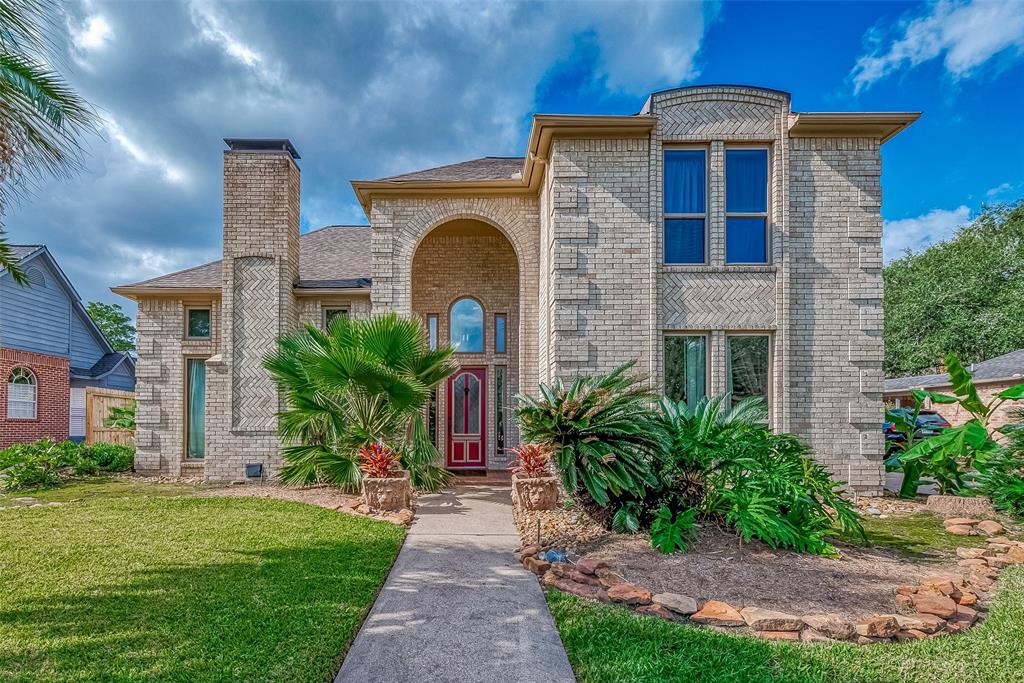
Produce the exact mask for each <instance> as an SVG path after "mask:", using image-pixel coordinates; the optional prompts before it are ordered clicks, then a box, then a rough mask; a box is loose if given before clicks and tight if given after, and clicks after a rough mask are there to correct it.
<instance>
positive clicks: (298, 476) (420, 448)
mask: <svg viewBox="0 0 1024 683" xmlns="http://www.w3.org/2000/svg"><path fill="white" fill-rule="evenodd" d="M454 351H455V350H454V349H453V348H451V347H447V348H443V349H438V350H436V351H431V350H429V349H428V348H427V343H426V337H425V335H424V334H423V331H422V329H421V328H420V325H419V323H417V322H416V321H414V320H409V319H407V318H401V317H399V316H398V315H396V314H394V313H388V314H386V315H379V316H376V317H373V318H369V319H359V320H356V319H349V318H348V317H346V316H339V317H336V318H335V319H334V320H333V321H332V322H331V326H330V329H329V330H328V331H326V332H324V331H321V330H319V329H317V328H315V327H313V326H311V325H307V326H306V328H305V330H304V331H302V332H298V333H295V334H290V335H285V336H284V337H281V338H280V339H279V340H278V345H277V350H276V351H274V352H273V353H272V354H270V355H269V356H268V357H267V358H266V359H265V361H264V366H265V367H266V368H267V370H269V371H270V374H271V376H272V377H273V378H274V381H275V382H276V383H277V386H278V388H279V389H280V390H281V392H282V394H283V395H284V396H285V398H286V400H287V404H288V406H287V408H286V409H285V410H284V411H283V412H281V413H280V414H279V415H278V417H279V421H278V431H279V432H280V436H281V440H282V442H283V443H284V444H285V446H284V448H283V450H282V453H283V455H284V459H285V461H286V462H287V464H286V465H285V466H284V467H283V468H282V469H281V478H282V480H283V481H284V482H285V483H287V484H308V483H312V482H315V481H324V482H327V483H330V484H334V485H337V486H341V487H343V488H346V489H350V490H351V489H355V488H357V487H358V486H359V483H360V481H361V480H362V473H361V472H360V470H359V457H358V451H359V448H360V447H362V446H365V445H368V444H372V443H376V442H384V443H386V444H387V445H388V446H390V447H391V448H392V449H393V450H395V451H397V452H399V453H400V454H401V460H402V465H403V466H404V467H405V468H406V469H408V470H409V471H410V473H411V476H412V483H413V484H414V485H415V486H418V487H420V488H425V489H428V490H437V489H438V488H440V487H441V485H442V484H444V482H445V481H446V480H447V472H446V471H445V470H444V468H442V467H440V464H439V463H440V460H441V456H440V454H439V453H438V451H437V448H436V447H435V446H434V444H433V442H432V441H431V440H430V437H429V435H428V434H427V431H426V429H425V427H424V425H423V407H424V406H425V405H426V402H427V399H428V398H429V396H430V393H431V392H433V391H434V390H435V388H436V387H437V386H438V385H439V384H440V383H441V382H443V381H444V380H445V379H446V378H447V377H449V376H450V375H452V374H453V373H454V372H455V370H456V367H457V366H456V365H455V363H454V361H453V360H452V354H453V353H454Z"/></svg>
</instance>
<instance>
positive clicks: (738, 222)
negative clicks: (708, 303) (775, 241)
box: [725, 149, 768, 263]
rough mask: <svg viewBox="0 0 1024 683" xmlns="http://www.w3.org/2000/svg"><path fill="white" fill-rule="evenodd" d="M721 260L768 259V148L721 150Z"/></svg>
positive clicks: (743, 261)
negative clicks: (722, 209) (722, 242)
mask: <svg viewBox="0 0 1024 683" xmlns="http://www.w3.org/2000/svg"><path fill="white" fill-rule="evenodd" d="M725 262H726V263H767V262H768V150H767V149H727V150H725Z"/></svg>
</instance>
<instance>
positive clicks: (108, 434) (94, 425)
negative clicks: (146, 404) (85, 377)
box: [85, 387, 135, 446]
mask: <svg viewBox="0 0 1024 683" xmlns="http://www.w3.org/2000/svg"><path fill="white" fill-rule="evenodd" d="M133 403H135V394H134V392H131V391H118V390H116V389H103V388H100V387H89V388H88V389H86V390H85V443H86V444H87V445H91V444H94V443H116V444H120V445H122V446H134V445H135V430H134V429H113V428H111V427H107V418H109V417H110V409H111V408H112V407H116V408H127V407H130V406H131V405H132V404H133Z"/></svg>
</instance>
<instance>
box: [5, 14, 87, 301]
mask: <svg viewBox="0 0 1024 683" xmlns="http://www.w3.org/2000/svg"><path fill="white" fill-rule="evenodd" d="M61 20H62V12H61V9H60V6H59V5H58V3H56V2H53V1H52V0H0V211H2V210H3V209H4V208H6V207H7V206H8V205H9V204H10V203H11V201H12V200H13V199H15V198H17V197H18V196H19V195H20V193H22V192H25V191H26V190H28V188H29V187H30V186H31V185H32V183H33V182H34V181H37V180H39V179H40V178H41V177H43V176H45V175H52V176H57V177H63V176H67V175H69V174H70V173H71V172H72V171H74V170H77V169H78V167H79V165H80V159H81V152H82V137H83V135H84V134H85V133H87V132H89V131H92V130H95V129H96V128H97V123H98V118H97V116H96V114H95V113H94V112H93V110H92V108H91V107H90V106H89V105H88V104H87V103H86V102H85V100H83V99H82V98H81V97H79V95H78V94H76V93H75V92H74V91H73V90H72V89H71V88H70V87H69V86H68V84H67V83H66V82H65V81H64V79H63V78H62V77H61V75H60V74H59V73H57V72H56V71H55V70H54V69H53V68H52V67H51V66H50V65H49V64H48V61H49V60H50V59H51V57H52V56H53V55H54V54H55V50H54V44H53V42H52V40H51V38H50V37H49V35H48V34H50V33H51V32H55V31H57V30H58V28H59V26H60V24H61ZM0 232H2V229H0ZM0 270H8V271H10V273H11V275H12V276H13V277H14V279H15V280H16V281H17V282H19V283H21V284H24V283H25V282H26V279H25V276H24V273H22V271H21V269H20V268H19V267H18V263H17V260H16V259H15V258H14V255H13V254H12V252H11V249H10V247H9V246H8V244H7V242H6V241H5V240H4V239H3V235H2V234H0Z"/></svg>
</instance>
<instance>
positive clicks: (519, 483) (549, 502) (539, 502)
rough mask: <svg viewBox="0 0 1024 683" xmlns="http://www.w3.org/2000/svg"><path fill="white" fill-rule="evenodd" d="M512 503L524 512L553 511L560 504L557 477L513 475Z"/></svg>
mask: <svg viewBox="0 0 1024 683" xmlns="http://www.w3.org/2000/svg"><path fill="white" fill-rule="evenodd" d="M512 503H513V504H514V505H517V506H518V507H520V508H521V509H523V510H551V509H553V508H554V507H555V505H556V504H557V503H558V478H557V477H537V478H532V479H531V478H527V477H520V476H519V475H518V474H513V475H512Z"/></svg>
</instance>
